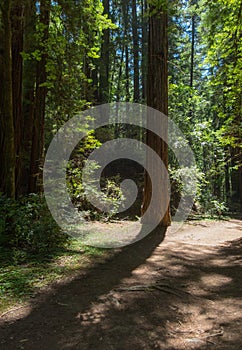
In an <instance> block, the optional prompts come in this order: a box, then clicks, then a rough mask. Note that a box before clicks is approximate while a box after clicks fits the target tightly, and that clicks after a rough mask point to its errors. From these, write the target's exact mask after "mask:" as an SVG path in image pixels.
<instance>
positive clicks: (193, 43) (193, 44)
mask: <svg viewBox="0 0 242 350" xmlns="http://www.w3.org/2000/svg"><path fill="white" fill-rule="evenodd" d="M194 53H195V15H192V42H191V66H190V88H192V87H193V77H194Z"/></svg>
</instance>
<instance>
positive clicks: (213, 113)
mask: <svg viewBox="0 0 242 350" xmlns="http://www.w3.org/2000/svg"><path fill="white" fill-rule="evenodd" d="M241 8H242V3H241V1H240V0H210V1H207V0H200V1H199V0H190V1H188V0H187V1H185V0H171V1H165V0H164V1H162V0H148V1H146V0H132V1H126V0H103V1H99V0H82V1H76V0H57V1H51V0H40V1H33V0H12V1H11V0H1V1H0V80H1V94H0V145H1V151H0V164H1V173H0V191H1V197H0V201H1V208H0V237H1V239H0V240H1V243H2V244H12V245H20V246H21V245H22V246H24V247H32V248H33V247H34V249H39V248H44V249H45V248H46V247H47V246H48V247H50V246H51V245H52V244H57V243H58V242H59V243H60V244H61V243H62V242H63V241H64V240H65V237H64V236H63V234H60V232H59V229H58V228H57V227H56V225H55V224H54V223H53V220H52V219H51V216H50V214H49V213H48V210H47V208H46V205H45V202H44V199H43V196H42V195H41V193H42V171H43V163H44V157H45V152H46V150H47V149H48V145H49V144H50V142H51V140H52V137H53V135H54V134H55V133H56V132H57V130H58V129H59V128H60V127H61V126H62V125H63V124H64V123H65V122H66V121H67V120H69V119H70V118H71V117H73V116H74V115H75V114H76V113H78V112H80V111H82V110H84V109H86V108H89V107H91V106H94V105H97V104H103V103H108V102H121V101H124V102H138V103H141V104H146V103H148V105H151V106H153V107H156V105H155V103H152V99H153V100H155V99H156V98H157V97H156V96H154V95H152V93H151V91H152V89H151V87H152V81H153V80H152V79H153V77H151V75H150V74H148V72H149V58H151V56H149V52H148V47H153V48H155V47H159V45H160V40H163V43H164V40H165V39H164V38H165V37H164V34H163V38H161V37H158V38H156V37H155V36H153V37H151V36H149V28H151V24H152V23H153V24H154V23H155V22H151V21H152V19H154V18H156V19H157V18H158V22H157V23H156V26H159V25H162V26H163V27H162V28H163V30H164V33H166V34H167V37H168V55H166V53H165V52H164V51H162V50H161V51H159V52H157V53H156V55H157V57H156V59H157V62H162V64H163V65H162V67H163V69H166V67H168V68H167V69H168V70H167V72H166V71H163V73H164V74H165V76H166V77H167V81H168V87H169V88H168V107H167V108H168V115H169V117H170V118H172V119H173V120H174V121H175V122H176V123H177V125H178V126H179V128H180V129H181V130H182V132H183V133H184V135H185V136H186V139H187V140H188V142H189V145H190V146H191V148H192V150H193V152H194V154H195V157H196V163H197V167H196V169H194V174H195V176H196V178H197V181H198V193H197V196H196V201H195V203H194V208H193V213H194V214H196V215H206V214H207V215H212V216H214V215H219V216H221V215H223V214H226V213H227V214H233V213H235V212H239V211H240V210H241V202H242V153H241V147H242V144H241V130H242V127H241V86H242V85H241V82H242V76H241V74H242V73H241V71H242V69H241V68H242V57H241V56H242V40H241ZM156 39H157V41H156ZM158 42H159V43H158ZM161 43H162V41H161ZM161 49H162V45H161ZM163 73H162V74H163ZM161 99H163V110H162V111H163V112H166V105H167V104H166V103H165V102H164V99H166V96H164V95H163V96H162V97H161ZM153 102H154V101H153ZM164 106H165V107H164ZM127 135H128V136H129V137H134V138H137V139H139V140H143V141H144V140H145V135H144V132H143V131H140V130H137V129H136V130H135V129H132V130H128V129H127V128H125V126H124V127H119V126H117V125H116V126H113V127H109V128H108V129H107V128H106V129H104V130H99V132H95V133H90V135H89V136H88V138H87V139H86V140H85V141H84V142H82V143H81V144H79V145H78V147H76V149H75V152H74V153H73V157H72V159H71V160H70V167H69V168H68V171H67V181H68V184H69V189H70V193H71V195H72V199H73V202H74V203H75V205H76V206H77V207H78V208H79V209H80V210H83V211H85V212H86V216H87V218H89V219H92V218H94V219H95V218H100V217H101V213H99V212H97V211H95V208H93V207H90V206H89V205H88V203H87V202H86V200H85V196H84V194H83V188H82V184H81V170H80V168H79V166H80V165H81V164H83V163H84V162H85V159H86V157H87V156H88V154H90V152H91V151H92V150H93V149H94V148H95V147H98V146H99V145H100V144H101V143H103V142H105V140H107V139H111V138H114V137H122V136H123V137H127ZM168 163H169V173H170V178H171V183H172V196H171V211H175V208H176V207H177V203H178V202H179V198H180V193H181V181H180V178H181V175H182V172H184V171H187V169H180V168H179V167H178V165H177V163H176V159H175V158H174V156H173V154H172V153H169V161H168ZM135 174H136V175H137V174H138V175H137V181H138V182H139V184H140V188H141V189H142V188H143V185H144V180H143V177H142V169H141V170H140V169H135ZM106 175H110V176H111V177H110V180H108V181H106V182H105V183H104V185H103V188H104V191H107V193H109V194H111V196H113V198H116V199H117V201H119V199H120V197H121V194H120V189H119V186H118V179H117V176H115V174H114V173H113V170H112V169H111V170H109V171H107V174H106ZM116 175H117V174H116ZM141 192H142V191H141ZM141 195H142V194H141ZM141 201H142V200H141ZM138 204H139V205H138V207H139V208H140V202H138ZM137 210H138V211H137ZM139 210H140V209H136V211H135V215H139V214H138V212H139ZM126 214H127V213H126ZM43 232H44V233H43ZM40 242H41V244H40Z"/></svg>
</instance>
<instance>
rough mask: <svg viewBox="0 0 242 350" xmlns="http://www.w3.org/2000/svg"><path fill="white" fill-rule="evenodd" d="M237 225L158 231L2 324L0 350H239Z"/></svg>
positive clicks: (241, 232)
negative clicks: (171, 231) (171, 232)
mask: <svg viewBox="0 0 242 350" xmlns="http://www.w3.org/2000/svg"><path fill="white" fill-rule="evenodd" d="M241 276H242V221H239V220H231V221H226V222H224V221H221V222H216V223H214V222H200V223H199V224H197V223H196V224H187V225H185V226H184V227H183V228H182V230H180V231H179V232H177V233H176V234H173V235H171V234H169V230H168V232H167V233H166V236H165V239H164V232H161V231H158V230H157V231H156V232H154V233H153V234H152V235H151V236H149V237H146V238H145V239H144V240H142V241H141V242H138V243H136V244H134V245H133V246H129V247H126V248H123V249H122V250H119V251H117V253H116V254H115V255H114V256H112V257H111V258H109V259H107V260H106V261H105V262H103V263H101V264H98V265H97V266H96V267H94V268H91V269H90V270H88V271H85V272H83V271H82V272H80V275H79V276H77V277H75V278H74V279H72V280H71V281H68V282H65V283H62V284H60V285H57V286H56V287H55V288H54V290H52V291H51V292H49V293H46V294H44V295H42V296H41V297H40V298H39V299H38V300H37V301H36V300H34V301H33V305H32V307H29V308H25V309H21V310H19V311H16V312H15V313H14V314H12V315H11V317H10V316H9V315H8V316H6V317H2V319H1V321H0V325H1V329H0V349H2V350H5V349H6V350H11V349H28V350H35V349H36V350H48V349H51V350H55V349H60V350H62V349H63V350H64V349H80V350H86V349H88V350H89V349H90V350H126V349H128V350H129V349H131V350H140V349H144V350H153V349H162V350H163V349H166V350H172V349H173V350H174V349H176V350H183V349H186V350H190V349H200V350H202V349H219V350H223V349H231V350H236V349H238V350H239V349H242V282H241Z"/></svg>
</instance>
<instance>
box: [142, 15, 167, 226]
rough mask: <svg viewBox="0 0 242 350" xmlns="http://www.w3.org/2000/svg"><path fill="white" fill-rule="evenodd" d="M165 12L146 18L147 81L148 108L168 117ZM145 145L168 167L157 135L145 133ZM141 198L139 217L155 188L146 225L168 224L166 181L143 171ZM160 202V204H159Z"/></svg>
mask: <svg viewBox="0 0 242 350" xmlns="http://www.w3.org/2000/svg"><path fill="white" fill-rule="evenodd" d="M167 22H168V20H167V12H166V11H165V9H164V10H163V11H161V10H159V11H156V12H155V13H154V14H152V15H151V16H150V18H149V38H148V78H147V105H148V106H150V107H153V108H155V109H156V110H158V111H160V112H162V113H163V114H165V115H166V116H167V114H168V66H167V61H168V60H167V56H168V38H167ZM161 123H162V125H161V126H162V129H163V131H164V133H165V134H166V135H167V125H166V122H165V121H164V120H161ZM147 126H148V128H149V119H148V120H147ZM146 144H147V145H148V146H149V147H151V148H152V149H153V150H154V151H155V152H157V154H158V155H159V156H160V158H161V159H162V161H163V163H164V165H165V167H166V168H167V167H168V146H167V144H166V143H165V142H164V141H163V140H162V139H161V138H159V137H158V136H157V135H155V134H154V133H152V132H151V131H149V130H147V134H146ZM147 162H148V163H149V166H150V168H151V171H153V172H155V171H156V170H155V164H154V159H152V157H151V159H147ZM144 180H145V181H144V195H143V205H142V214H144V213H145V211H146V210H147V208H148V206H149V203H150V200H151V191H152V186H156V188H155V191H156V195H157V196H158V198H160V202H159V204H160V205H158V206H157V207H155V208H153V210H152V212H151V214H150V216H149V217H148V218H147V222H145V223H152V222H154V221H156V220H157V221H159V222H160V224H159V225H160V226H169V225H170V211H169V189H168V184H165V188H166V189H165V190H163V189H162V188H164V183H162V181H166V180H165V178H162V179H161V178H159V177H158V174H157V178H156V180H157V181H156V183H155V184H151V181H150V177H149V176H148V174H147V172H145V179H144ZM162 201H163V203H162ZM164 203H167V204H168V209H167V210H166V212H165V214H164V216H163V217H162V218H161V211H162V208H163V204H164Z"/></svg>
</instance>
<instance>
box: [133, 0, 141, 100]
mask: <svg viewBox="0 0 242 350" xmlns="http://www.w3.org/2000/svg"><path fill="white" fill-rule="evenodd" d="M132 32H133V59H134V102H139V36H138V23H137V4H136V0H132Z"/></svg>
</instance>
